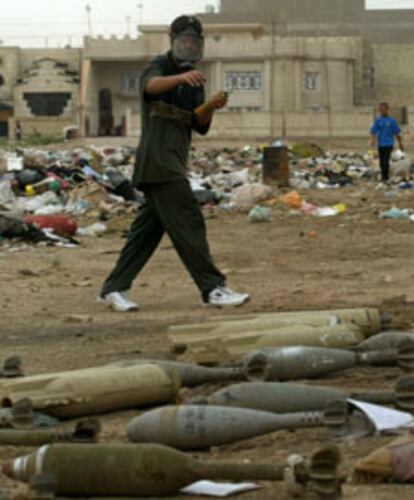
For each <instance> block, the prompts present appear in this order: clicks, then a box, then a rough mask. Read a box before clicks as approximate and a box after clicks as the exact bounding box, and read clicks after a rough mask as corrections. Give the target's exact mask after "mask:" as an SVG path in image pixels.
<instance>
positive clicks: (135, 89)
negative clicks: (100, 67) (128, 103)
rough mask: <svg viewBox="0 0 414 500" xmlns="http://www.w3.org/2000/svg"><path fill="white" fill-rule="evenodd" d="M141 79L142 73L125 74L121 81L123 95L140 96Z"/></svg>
mask: <svg viewBox="0 0 414 500" xmlns="http://www.w3.org/2000/svg"><path fill="white" fill-rule="evenodd" d="M140 78H141V74H140V73H124V74H123V75H122V76H121V80H120V88H121V92H122V94H133V95H138V94H139V82H140Z"/></svg>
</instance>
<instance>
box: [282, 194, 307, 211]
mask: <svg viewBox="0 0 414 500" xmlns="http://www.w3.org/2000/svg"><path fill="white" fill-rule="evenodd" d="M280 201H281V202H282V203H283V204H285V205H287V206H288V207H290V208H295V209H298V210H299V209H300V208H301V207H302V203H303V200H302V197H301V196H300V194H299V193H298V192H297V191H291V192H290V193H288V194H286V195H284V196H281V197H280Z"/></svg>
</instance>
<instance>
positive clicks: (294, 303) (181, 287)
mask: <svg viewBox="0 0 414 500" xmlns="http://www.w3.org/2000/svg"><path fill="white" fill-rule="evenodd" d="M306 198H307V200H308V201H310V202H313V203H317V204H321V205H325V204H326V205H332V204H335V203H339V202H341V203H346V204H347V206H348V211H347V212H346V213H345V214H343V215H341V216H338V217H335V218H330V219H317V218H314V217H311V216H304V215H297V214H290V213H289V211H288V210H286V209H274V218H273V222H271V223H270V224H264V225H260V224H259V225H249V224H247V222H246V215H245V214H226V213H222V212H216V213H214V212H206V217H207V219H208V226H209V236H210V241H211V246H212V251H213V253H214V256H215V259H216V261H217V263H218V264H219V265H220V267H221V268H222V269H223V270H224V271H225V272H226V273H227V275H228V277H229V283H230V284H231V285H232V286H233V287H235V288H237V289H240V290H246V291H249V292H250V293H251V294H252V302H251V303H250V304H249V305H247V306H246V307H245V308H244V309H243V310H242V311H240V313H249V312H270V311H288V310H306V309H308V310H309V309H330V308H339V307H354V306H355V307H358V306H376V307H381V309H382V310H385V311H388V312H391V313H394V323H395V324H396V325H397V326H401V327H406V328H410V327H412V326H414V308H413V304H414V288H413V278H414V267H413V247H414V225H413V223H411V222H409V221H385V220H379V218H378V213H379V211H381V210H385V209H387V208H390V207H391V206H392V205H394V204H395V205H398V206H399V207H413V206H414V194H413V193H411V192H401V193H400V194H399V196H398V198H389V197H387V196H386V195H385V194H384V193H378V192H375V191H374V185H373V184H367V183H365V182H364V183H360V184H359V185H358V186H357V187H354V188H347V189H341V190H334V191H323V192H321V191H309V192H308V193H306ZM85 222H87V221H85ZM127 226H128V220H124V219H117V220H112V221H111V222H110V231H109V232H108V233H107V234H106V235H105V236H104V237H103V238H99V239H85V240H83V241H82V245H81V247H79V248H76V249H58V248H39V247H38V248H23V249H21V250H20V251H17V252H13V253H10V252H9V251H7V250H6V249H4V248H3V249H1V248H0V269H1V271H0V275H1V281H0V304H1V311H2V312H1V316H0V332H1V335H0V348H1V356H2V357H3V358H4V357H6V356H8V355H12V354H19V355H20V356H21V357H22V358H23V360H24V364H25V370H26V373H27V374H35V373H43V372H50V371H57V370H60V369H74V368H82V367H88V366H93V365H100V364H104V363H107V362H111V361H116V360H124V359H130V358H133V357H155V356H156V357H160V358H167V357H169V356H170V354H169V343H168V339H167V335H166V328H167V327H168V326H169V325H172V324H180V323H189V322H196V321H202V320H203V319H205V318H207V317H211V316H214V315H218V314H220V315H222V314H223V312H222V311H215V310H210V309H208V310H207V309H205V308H203V307H202V305H201V302H200V299H199V296H198V293H197V291H196V289H195V288H194V285H193V284H192V282H191V280H190V278H189V276H187V274H186V272H185V270H184V269H183V267H182V265H181V263H180V262H179V260H178V257H177V255H176V253H175V251H174V250H173V248H172V245H171V243H170V241H169V240H168V239H165V240H164V241H163V243H162V245H161V247H160V249H159V250H158V252H157V253H156V255H155V257H154V258H153V260H152V261H151V263H150V265H149V266H148V267H147V269H146V270H145V272H144V273H143V274H142V276H141V277H140V279H139V280H137V282H136V285H135V287H134V289H133V291H132V297H133V298H134V299H136V300H138V301H139V302H140V304H141V307H142V311H141V312H139V313H136V314H135V313H134V314H130V315H126V316H125V315H119V314H114V313H111V312H108V311H106V310H105V309H103V308H102V307H101V306H100V305H98V304H96V301H95V299H96V296H97V294H98V291H99V287H100V285H101V282H102V281H103V279H104V278H105V276H106V274H107V273H108V272H109V271H110V269H111V266H112V265H113V263H114V260H115V259H116V256H117V252H118V251H119V249H120V248H121V246H122V244H123V241H122V239H121V236H122V231H123V230H124V229H126V228H127ZM311 231H316V233H317V236H316V237H311V236H310V234H309V233H310V232H311ZM229 313H232V314H234V311H229ZM74 314H76V315H84V316H86V317H87V318H86V319H87V320H88V322H75V323H73V322H69V319H68V317H69V316H70V315H74ZM399 375H400V373H399V371H398V369H383V368H376V369H374V368H372V369H358V370H350V371H347V372H343V373H341V374H338V375H335V376H331V377H329V378H325V379H323V380H322V381H320V383H322V384H325V385H332V386H335V387H342V388H346V389H350V390H363V389H370V390H372V389H383V388H388V387H392V386H393V384H394V382H395V380H396V379H397V378H398V376H399ZM216 388H217V387H206V388H204V389H203V392H205V393H208V392H212V391H213V390H215V389H216ZM135 414H136V412H125V413H120V414H116V415H110V416H106V417H104V418H103V424H104V439H105V440H113V439H121V440H123V439H125V424H126V422H127V421H128V419H129V418H131V416H132V415H135ZM328 440H329V435H328V433H327V431H326V430H323V429H322V430H317V431H315V430H311V431H306V430H304V431H300V432H295V433H288V432H278V433H275V434H272V435H267V436H264V437H261V438H258V439H254V440H251V441H248V442H244V443H238V444H237V445H233V446H229V447H223V448H219V449H215V450H212V452H211V454H210V456H214V457H219V458H237V459H240V458H249V459H252V460H264V459H265V460H270V461H275V462H276V461H279V460H284V459H286V457H287V456H288V455H289V454H291V453H303V454H305V455H308V454H309V453H310V452H311V451H312V450H315V449H317V448H318V447H319V446H320V445H323V444H325V443H326V442H327V441H328ZM385 442H387V439H385V438H382V439H379V438H370V439H364V440H359V441H358V442H356V441H351V442H345V443H339V447H340V449H341V451H342V452H343V457H344V463H343V467H344V470H345V471H347V472H350V471H352V465H353V463H354V461H355V460H356V459H357V458H359V457H362V456H364V455H366V454H367V453H369V452H371V451H373V450H374V449H375V448H376V447H378V446H379V445H382V444H383V443H385ZM25 451H27V450H22V449H16V448H9V447H7V448H4V447H3V448H2V449H1V450H0V459H2V460H3V459H7V458H11V457H15V456H19V455H21V454H22V453H24V452H25ZM206 456H209V455H208V454H206ZM6 484H10V483H8V482H7V481H6V480H5V479H4V478H0V485H3V486H4V485H6ZM344 491H345V498H357V499H361V500H368V499H372V500H374V499H375V500H382V499H384V500H386V499H394V498H395V497H397V496H398V497H399V498H401V499H407V500H408V499H411V498H413V489H412V487H411V486H393V485H388V486H375V487H371V486H354V485H350V484H348V485H346V486H345V488H344ZM243 498H246V499H249V500H250V499H252V500H253V499H255V500H256V499H275V498H284V493H283V489H282V488H280V486H279V485H269V484H267V485H265V487H264V489H263V490H261V491H259V492H256V493H252V494H247V495H245V496H244V497H243Z"/></svg>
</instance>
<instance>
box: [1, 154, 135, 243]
mask: <svg viewBox="0 0 414 500" xmlns="http://www.w3.org/2000/svg"><path fill="white" fill-rule="evenodd" d="M133 160H134V150H133V149H132V148H115V149H114V148H96V147H87V148H83V149H74V150H57V151H46V150H33V149H24V150H17V151H15V152H13V153H6V154H3V155H2V157H1V158H0V238H2V239H19V240H25V241H30V242H35V243H36V242H39V241H46V242H49V243H56V242H59V243H62V242H66V243H68V242H69V243H70V242H72V243H73V242H74V240H73V238H74V237H77V236H79V237H82V236H88V235H99V234H102V233H103V232H104V231H105V229H106V227H105V225H104V223H103V222H104V221H107V220H109V219H110V218H111V217H115V216H117V215H121V214H125V213H126V212H132V211H134V210H136V208H137V206H138V203H139V201H140V196H139V193H138V192H137V191H136V190H135V189H134V188H133V187H132V185H131V181H130V179H131V176H132V170H133V167H132V165H133ZM79 218H85V219H88V220H91V219H92V220H95V221H96V220H97V221H99V223H97V224H94V225H92V227H88V228H80V227H79V224H78V222H77V221H78V220H79Z"/></svg>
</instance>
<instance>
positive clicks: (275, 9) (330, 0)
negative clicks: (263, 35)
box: [221, 0, 365, 22]
mask: <svg viewBox="0 0 414 500" xmlns="http://www.w3.org/2000/svg"><path fill="white" fill-rule="evenodd" d="M364 8H365V2H364V0H222V2H221V12H222V13H223V14H230V15H231V14H234V13H243V14H250V13H255V14H256V15H258V16H268V15H269V14H270V15H273V16H274V18H275V20H279V21H282V22H285V21H292V20H295V21H298V20H305V21H310V20H312V21H321V20H332V21H333V20H338V21H342V22H344V21H347V20H355V19H356V17H357V16H358V15H359V14H360V13H361V12H362V11H363V10H364Z"/></svg>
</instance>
